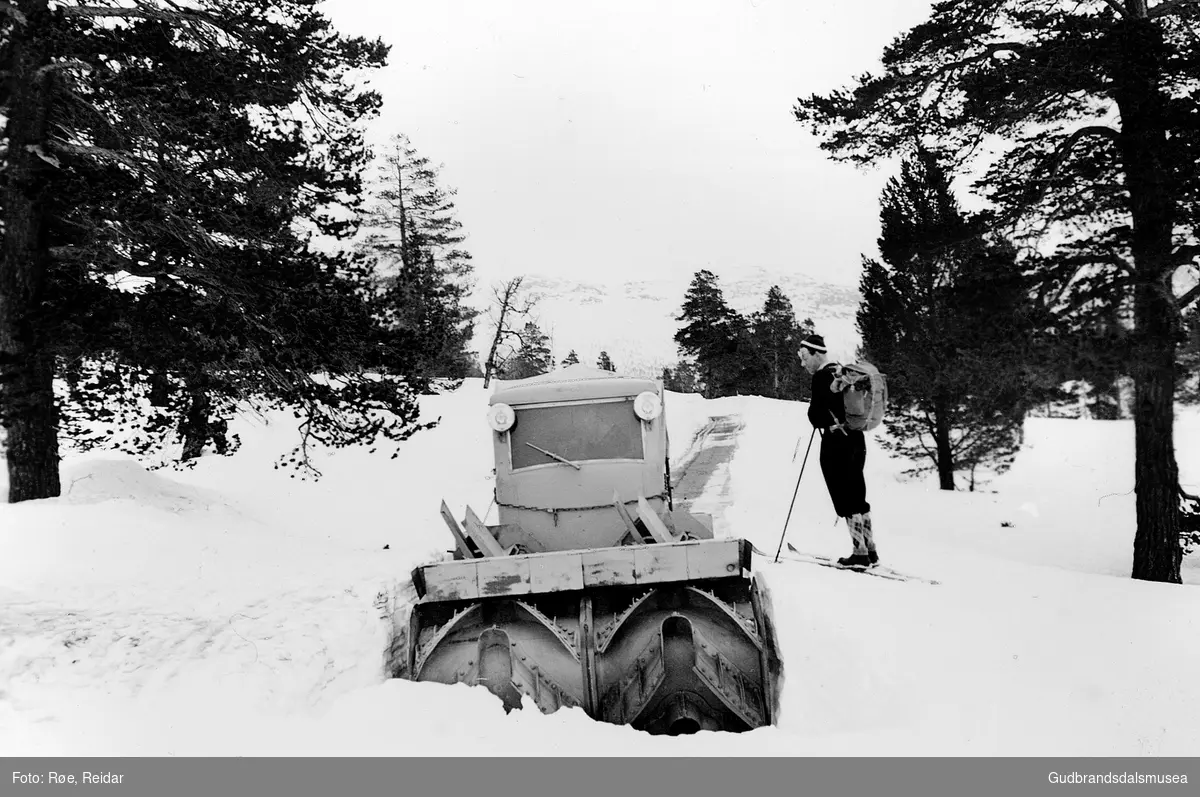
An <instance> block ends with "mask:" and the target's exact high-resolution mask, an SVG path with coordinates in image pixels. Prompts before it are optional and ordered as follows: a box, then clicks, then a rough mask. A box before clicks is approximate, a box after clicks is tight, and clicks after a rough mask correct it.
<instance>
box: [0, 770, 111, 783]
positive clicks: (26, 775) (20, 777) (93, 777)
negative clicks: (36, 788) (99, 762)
mask: <svg viewBox="0 0 1200 797" xmlns="http://www.w3.org/2000/svg"><path fill="white" fill-rule="evenodd" d="M124 778H125V776H124V775H118V774H117V773H115V772H88V771H84V772H16V771H14V772H13V773H12V782H13V783H25V784H41V783H45V784H51V783H54V784H61V785H67V786H76V785H83V784H90V783H123V782H124Z"/></svg>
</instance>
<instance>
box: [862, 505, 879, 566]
mask: <svg viewBox="0 0 1200 797" xmlns="http://www.w3.org/2000/svg"><path fill="white" fill-rule="evenodd" d="M862 530H863V544H864V545H865V546H866V548H867V559H868V560H869V561H870V563H871V564H873V565H877V564H879V554H878V553H876V552H875V532H874V531H873V530H872V529H871V513H870V512H864V513H863V514H862Z"/></svg>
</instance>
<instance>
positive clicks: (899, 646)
mask: <svg viewBox="0 0 1200 797" xmlns="http://www.w3.org/2000/svg"><path fill="white" fill-rule="evenodd" d="M423 406H424V409H425V411H426V412H427V414H428V415H429V416H430V417H437V416H440V417H441V418H442V423H441V425H440V426H439V427H438V428H436V429H435V430H432V431H429V432H424V433H422V434H420V435H418V436H417V437H415V438H413V439H412V440H410V441H409V442H408V443H406V444H405V445H404V447H403V449H402V453H401V455H400V456H399V457H398V458H397V459H394V460H392V459H389V458H388V456H387V454H386V453H377V454H375V455H372V454H370V453H368V452H367V451H362V450H343V451H338V452H333V453H329V454H323V455H322V457H321V461H320V463H319V464H320V466H321V467H322V470H323V471H324V473H325V477H324V479H322V480H321V481H319V482H301V481H299V480H294V479H291V478H289V476H288V474H286V473H285V472H282V471H276V470H273V469H272V462H273V461H274V458H275V456H276V455H278V454H279V453H280V452H282V451H284V450H287V449H288V448H290V447H291V445H292V443H293V435H294V429H293V428H292V426H290V425H289V424H287V423H284V422H279V423H272V424H271V425H265V424H264V423H263V422H261V421H249V420H246V421H242V422H240V424H239V425H240V429H238V431H239V432H240V433H241V435H242V436H243V438H244V440H245V445H244V447H243V450H242V451H241V452H239V453H238V454H237V455H236V456H235V457H233V458H231V459H224V458H219V457H212V458H206V459H205V460H203V461H202V462H201V463H200V464H199V465H198V466H197V467H196V468H195V469H194V470H189V471H183V472H173V471H170V470H166V471H155V472H153V473H149V472H146V471H145V470H144V469H142V468H141V467H139V466H138V465H136V464H135V463H133V462H131V461H129V460H126V459H116V458H104V457H97V456H87V457H72V458H69V459H68V460H67V461H66V462H65V463H64V481H63V483H64V493H65V494H64V496H63V497H62V498H60V499H56V500H51V501H42V502H32V503H25V504H20V505H15V506H11V505H0V606H2V607H3V611H0V750H4V751H5V753H6V754H8V755H25V754H54V755H224V754H232V755H254V756H256V755H306V754H324V755H412V756H458V755H535V756H537V755H640V756H645V755H684V756H708V755H722V756H728V755H734V756H749V755H785V756H794V755H810V754H821V755H825V754H832V755H854V756H863V755H867V756H869V755H907V754H941V755H944V754H950V755H955V754H982V755H997V754H1003V755H1022V754H1035V755H1051V754H1054V755H1184V756H1186V755H1192V754H1193V753H1194V752H1195V741H1196V739H1197V738H1200V683H1197V681H1196V679H1195V677H1194V673H1195V672H1196V671H1197V669H1198V668H1200V588H1198V585H1200V567H1198V563H1197V561H1196V558H1195V557H1193V558H1192V559H1191V560H1189V561H1188V562H1186V563H1185V576H1184V577H1185V580H1186V581H1187V582H1188V583H1187V584H1185V585H1183V586H1170V585H1163V584H1150V583H1141V582H1134V581H1131V580H1130V579H1129V578H1128V577H1127V574H1128V570H1129V564H1130V556H1131V554H1130V549H1131V531H1132V511H1133V510H1132V506H1133V505H1132V492H1131V491H1132V467H1131V462H1132V450H1133V434H1132V427H1131V425H1130V424H1129V423H1128V422H1091V421H1070V420H1052V419H1035V420H1031V421H1030V422H1029V426H1028V430H1027V431H1028V434H1027V440H1028V443H1027V446H1026V448H1025V449H1024V450H1023V451H1022V453H1021V454H1020V456H1019V457H1018V459H1017V462H1016V465H1015V467H1014V468H1013V470H1012V471H1011V472H1010V473H1009V474H1007V475H1005V476H1003V477H1001V478H1000V479H998V480H997V481H995V482H994V483H993V484H991V485H988V488H987V491H980V492H976V493H944V492H940V491H938V490H936V489H933V487H932V486H931V485H929V484H928V483H926V482H923V481H916V482H914V481H904V480H901V479H900V478H899V476H898V474H899V473H900V471H901V470H902V469H903V467H902V464H901V463H897V462H894V461H891V460H889V459H888V458H887V457H886V456H884V455H883V454H882V453H881V452H880V450H879V449H878V448H877V447H875V446H872V448H871V450H870V453H869V457H868V479H869V481H868V484H869V498H870V500H871V501H872V503H873V505H874V511H873V514H874V518H875V526H876V529H877V531H876V538H877V541H878V543H879V547H880V552H881V555H882V556H883V557H884V559H885V563H886V564H890V565H891V566H893V567H895V568H897V569H899V570H904V571H910V572H913V573H919V574H922V575H926V576H929V577H932V578H934V579H937V580H939V581H940V582H941V583H940V584H939V585H936V586H931V585H926V584H920V583H897V582H892V581H885V580H882V579H875V578H871V577H868V576H863V575H860V574H855V573H847V572H840V571H836V570H830V569H826V568H821V567H815V566H811V565H805V564H798V563H794V562H781V563H780V564H773V563H772V562H771V561H770V560H769V559H766V560H764V559H759V558H756V559H755V568H756V570H757V572H758V575H759V577H760V578H762V579H763V580H764V581H765V583H766V584H767V586H768V588H769V591H770V595H771V602H772V608H773V612H774V616H775V620H776V623H777V624H778V627H779V635H780V645H781V654H782V658H783V662H784V667H785V674H784V678H785V680H784V686H783V693H782V705H781V716H780V719H779V723H778V725H777V726H776V727H771V728H762V729H759V730H756V731H753V732H751V733H746V734H740V735H735V734H708V733H702V734H699V735H697V736H691V737H685V738H664V737H653V738H651V737H647V736H645V735H643V734H641V733H637V732H635V731H632V730H630V729H628V728H624V727H616V726H610V725H603V724H598V723H595V722H592V721H591V720H589V719H588V718H587V717H586V716H584V715H583V713H582V712H581V711H578V710H564V711H560V712H558V713H557V714H554V715H550V716H543V715H541V714H540V713H537V712H536V711H533V710H527V711H522V712H514V713H513V714H512V715H508V716H506V715H505V714H504V712H503V710H502V709H501V706H500V703H499V702H498V701H497V700H495V698H493V697H492V696H491V695H490V694H489V693H487V692H486V691H485V690H483V689H479V688H468V687H465V686H453V687H451V686H443V685H436V684H414V683H410V682H403V681H393V680H385V679H384V678H383V660H384V646H385V644H386V639H387V632H386V624H385V622H384V621H383V620H382V619H381V616H380V615H381V611H380V608H379V606H378V605H377V599H378V597H379V596H380V595H381V594H388V593H389V592H391V591H393V590H398V592H399V594H400V595H401V596H403V595H410V596H411V589H408V590H406V589H405V584H406V582H407V579H408V574H409V572H410V570H411V569H412V568H413V567H414V566H415V565H417V564H419V563H423V562H425V561H429V560H431V559H433V558H436V557H439V556H440V555H441V553H442V552H443V551H445V550H446V548H447V547H448V546H449V544H450V543H449V538H448V535H447V533H446V531H445V528H444V525H443V524H442V521H441V519H440V517H439V516H438V504H439V499H441V498H443V497H444V498H445V499H446V500H447V502H448V503H449V504H450V506H451V508H452V509H453V510H454V511H455V513H456V514H458V515H460V516H461V513H462V509H463V507H464V506H465V505H467V504H470V505H471V506H472V507H473V508H475V510H476V511H477V512H479V513H480V515H483V514H484V513H485V511H486V512H488V513H489V514H494V510H493V509H490V498H491V482H490V479H491V462H490V446H489V437H488V435H489V432H488V429H487V426H486V424H485V423H484V409H485V406H486V393H485V391H484V390H483V389H482V387H481V385H480V384H479V383H478V382H469V383H468V384H466V385H465V386H464V387H463V388H462V389H460V390H459V391H457V392H456V393H453V394H449V395H443V396H437V397H431V398H427V399H425V400H424V401H423ZM804 410H805V406H804V405H802V404H794V403H783V402H776V401H771V400H766V399H760V398H750V397H738V398H726V399H720V400H716V401H705V400H703V399H700V398H698V397H696V396H676V395H673V394H672V395H670V396H669V397H668V404H667V412H668V418H669V421H670V423H671V439H672V440H673V441H677V442H678V441H686V440H688V439H689V438H690V436H691V433H692V432H693V431H694V430H695V429H697V428H699V427H700V426H701V425H702V424H703V423H704V421H705V420H706V419H707V418H708V417H709V416H710V415H728V414H737V415H740V416H741V418H742V420H743V421H744V423H745V426H744V430H743V432H742V436H741V439H740V442H739V445H738V448H737V450H736V453H735V455H734V458H733V460H732V462H731V464H730V466H729V468H728V473H727V475H728V478H729V480H730V497H731V502H732V503H731V505H730V506H728V507H727V508H726V510H725V516H724V518H723V521H724V522H723V524H722V528H725V529H728V530H729V531H731V532H732V533H733V534H735V535H737V536H744V537H747V538H749V539H751V540H752V541H753V542H754V543H755V544H756V545H757V546H758V547H759V548H762V549H764V550H770V551H773V550H774V549H775V545H777V543H778V540H779V534H780V531H781V526H782V524H783V519H784V517H785V515H786V514H787V509H788V504H789V501H790V500H791V497H792V491H793V489H794V487H795V484H796V477H797V474H798V472H799V469H800V461H801V458H802V455H803V443H804V441H805V440H807V438H808V431H809V430H808V428H807V423H806V422H805V420H804ZM1177 434H1178V438H1177V439H1179V440H1181V441H1183V440H1196V439H1200V413H1197V412H1196V411H1194V410H1189V411H1186V412H1184V413H1182V414H1181V416H1180V420H1179V428H1178V430H1177ZM797 439H800V452H799V453H800V456H797V457H796V458H795V460H794V461H793V453H794V452H795V450H796V443H797ZM682 449H683V446H681V445H678V444H677V447H676V450H675V452H674V454H675V457H676V459H677V460H678V458H679V457H680V456H681V455H682V454H683V450H682ZM1179 457H1180V460H1181V465H1182V467H1183V473H1184V479H1185V481H1186V482H1187V483H1188V484H1189V485H1190V486H1191V487H1192V488H1193V490H1194V489H1195V488H1196V487H1197V486H1198V485H1200V452H1197V451H1196V450H1195V449H1194V448H1186V447H1183V446H1181V447H1180V451H1179ZM796 507H797V508H796V513H795V515H794V516H793V518H792V522H791V524H790V529H789V532H788V539H789V540H790V541H791V542H792V543H793V544H794V545H796V547H798V548H800V549H802V550H806V551H811V552H814V553H830V554H839V555H840V554H842V553H844V552H845V551H846V550H847V547H848V543H847V536H846V532H845V529H844V527H841V526H834V525H833V512H832V509H831V507H830V504H829V501H828V498H827V497H826V495H825V492H824V486H823V484H822V482H821V479H820V473H819V471H818V470H817V468H816V465H815V457H812V458H810V460H809V463H808V472H806V473H805V474H804V477H803V480H802V481H801V483H800V490H799V497H798V500H797V504H796Z"/></svg>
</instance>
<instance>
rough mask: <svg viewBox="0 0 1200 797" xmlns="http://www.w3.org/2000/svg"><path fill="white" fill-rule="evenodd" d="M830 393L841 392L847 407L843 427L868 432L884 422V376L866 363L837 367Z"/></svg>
mask: <svg viewBox="0 0 1200 797" xmlns="http://www.w3.org/2000/svg"><path fill="white" fill-rule="evenodd" d="M832 387H833V389H834V390H835V391H840V392H841V394H842V398H843V399H844V401H845V406H846V426H848V427H849V428H851V429H853V430H854V431H858V432H870V431H872V430H873V429H875V428H876V427H877V426H879V424H880V423H882V422H883V416H884V413H885V412H886V411H887V399H888V389H887V376H886V375H884V374H881V373H879V369H878V368H876V367H875V366H873V365H871V364H870V363H869V362H866V361H865V360H859V361H858V362H854V363H849V364H847V365H842V366H839V368H838V370H837V373H836V374H835V376H834V379H833V386H832Z"/></svg>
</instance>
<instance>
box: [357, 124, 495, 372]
mask: <svg viewBox="0 0 1200 797" xmlns="http://www.w3.org/2000/svg"><path fill="white" fill-rule="evenodd" d="M454 195H455V191H453V190H451V189H446V188H443V187H442V186H441V185H440V169H439V167H436V166H434V165H433V164H431V163H430V161H429V159H428V158H426V157H424V156H422V155H421V154H420V153H419V152H418V151H417V150H416V148H415V147H414V146H413V145H412V143H411V142H410V141H409V139H408V137H407V136H405V135H403V134H397V135H395V136H393V137H392V140H391V142H390V144H389V145H388V147H387V148H386V150H385V152H384V155H383V157H382V159H381V162H380V164H379V166H378V167H377V174H376V180H375V185H374V191H373V195H372V200H373V201H372V202H371V204H370V208H369V212H368V214H367V216H366V224H367V225H368V226H369V228H370V230H371V232H370V234H369V235H367V236H366V237H365V239H364V240H363V241H362V242H361V243H360V245H359V250H360V251H361V252H363V253H365V254H366V255H367V256H368V257H370V258H371V259H372V260H373V262H374V267H375V271H376V274H377V278H378V279H379V281H380V288H381V289H380V291H379V293H378V296H377V298H376V308H377V310H376V312H377V314H378V315H379V317H380V320H381V322H382V324H383V326H384V329H385V330H386V332H387V333H388V342H389V344H390V345H389V347H388V349H389V350H390V351H391V352H392V353H393V355H394V357H395V359H394V360H393V361H391V362H385V363H382V365H383V367H385V368H386V369H387V370H389V371H391V372H394V373H400V374H403V375H404V376H405V377H406V378H407V379H408V380H409V382H410V383H411V384H413V385H415V386H417V387H418V388H420V389H422V390H428V389H429V386H430V384H431V383H432V382H433V380H435V379H437V378H439V377H443V378H452V379H461V378H462V377H464V376H466V375H467V372H468V371H469V370H470V367H471V354H470V352H469V350H468V349H469V346H470V343H471V338H472V336H473V334H474V320H475V317H476V316H477V315H478V311H476V310H474V309H473V308H471V307H469V306H468V305H467V302H468V300H469V297H470V291H471V288H472V275H473V271H474V268H473V266H472V265H471V255H470V253H469V252H467V251H466V250H465V249H463V248H462V244H463V242H464V241H465V240H466V235H465V233H463V231H462V224H461V222H459V221H458V219H457V218H456V214H455V210H456V209H455V205H454V201H453V197H454Z"/></svg>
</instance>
